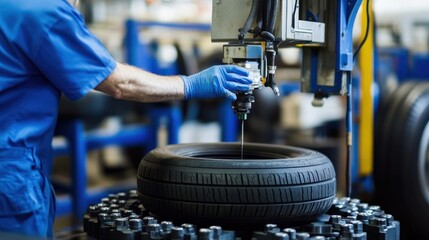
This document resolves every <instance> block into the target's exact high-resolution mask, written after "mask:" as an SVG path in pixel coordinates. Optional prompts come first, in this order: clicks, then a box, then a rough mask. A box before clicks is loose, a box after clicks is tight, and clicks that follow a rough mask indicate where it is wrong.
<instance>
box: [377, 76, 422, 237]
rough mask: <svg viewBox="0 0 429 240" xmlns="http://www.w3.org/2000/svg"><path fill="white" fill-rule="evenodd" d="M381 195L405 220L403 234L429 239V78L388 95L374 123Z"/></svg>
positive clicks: (402, 219) (403, 221) (401, 218)
mask: <svg viewBox="0 0 429 240" xmlns="http://www.w3.org/2000/svg"><path fill="white" fill-rule="evenodd" d="M374 142H375V148H374V149H375V156H374V182H375V186H376V191H375V192H376V195H377V200H378V201H379V202H380V204H381V205H382V207H383V208H384V209H386V210H387V211H388V212H389V213H392V214H393V215H394V216H395V217H397V218H398V219H399V220H400V221H401V232H403V233H404V234H403V239H426V238H427V236H425V235H423V234H424V233H427V231H428V230H427V226H428V223H429V155H428V154H429V83H427V82H413V81H410V82H406V83H404V84H402V85H400V86H399V87H398V88H397V89H396V90H395V91H394V92H393V93H392V94H390V95H389V96H387V97H385V98H384V99H383V100H382V102H381V104H380V107H379V110H378V114H377V118H376V125H375V141H374Z"/></svg>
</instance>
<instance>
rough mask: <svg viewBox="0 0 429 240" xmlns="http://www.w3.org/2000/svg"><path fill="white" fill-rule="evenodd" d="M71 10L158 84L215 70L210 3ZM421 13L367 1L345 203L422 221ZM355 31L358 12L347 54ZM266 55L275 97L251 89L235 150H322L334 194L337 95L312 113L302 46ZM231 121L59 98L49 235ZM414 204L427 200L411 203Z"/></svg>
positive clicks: (427, 177)
mask: <svg viewBox="0 0 429 240" xmlns="http://www.w3.org/2000/svg"><path fill="white" fill-rule="evenodd" d="M78 9H79V11H80V12H81V13H82V15H83V16H84V18H85V21H86V22H87V24H88V26H89V27H90V30H91V31H92V32H93V33H94V34H95V35H96V36H97V37H98V38H99V39H100V40H101V41H102V42H103V44H104V45H105V46H106V47H107V48H108V49H109V51H110V52H111V54H112V55H113V56H114V57H115V59H117V60H118V61H120V62H126V63H129V64H133V65H136V66H139V67H141V68H143V69H146V70H149V71H151V72H154V73H158V74H165V75H171V74H183V75H190V74H193V73H196V72H198V71H200V70H202V69H205V68H207V67H210V66H213V65H217V64H222V44H220V43H213V42H211V36H210V23H211V14H212V1H211V0H158V1H157V0H150V1H149V0H146V1H144V0H81V1H80V4H79V5H78ZM428 13H429V2H428V1H425V0H409V1H401V0H374V1H373V12H370V14H372V18H371V21H370V27H369V29H370V30H369V31H370V34H369V35H368V39H367V42H366V45H364V47H363V49H362V50H361V54H360V56H359V59H358V60H357V61H356V64H355V68H354V70H353V87H352V89H353V113H354V118H353V146H354V147H353V162H352V183H353V184H352V186H353V189H352V195H353V196H355V197H359V198H361V199H365V200H366V201H369V202H372V203H375V204H383V206H387V209H388V210H391V211H393V212H394V213H395V214H397V215H398V216H400V217H401V216H402V215H401V213H402V211H405V210H403V209H407V211H411V210H409V209H412V208H415V210H417V211H421V212H424V214H426V215H429V173H428V172H429V160H427V159H428V154H427V152H428V145H429V143H428V142H429V133H428V131H427V128H426V126H427V123H428V122H429V98H428V96H429V87H428V83H427V80H429V14H428ZM366 24H367V20H366V19H365V13H364V12H362V13H360V14H358V19H357V23H356V24H355V29H354V31H355V37H356V38H355V39H354V42H355V44H356V45H358V43H359V42H360V41H361V40H362V38H363V36H364V35H365V31H366ZM372 42H373V43H374V44H371V43H372ZM368 56H370V58H368ZM277 57H278V60H277V63H278V69H277V73H276V76H275V77H276V80H277V84H278V86H279V88H280V93H281V95H280V97H277V96H274V94H273V93H272V91H271V90H270V89H269V88H261V89H260V90H258V91H255V93H254V94H255V98H256V101H255V103H254V105H253V107H252V112H251V114H250V115H249V118H248V120H247V121H246V123H245V126H244V141H245V142H259V143H274V144H282V145H292V146H300V147H305V148H309V149H314V150H317V151H320V152H322V153H324V154H325V155H326V156H328V157H329V158H330V159H331V161H332V162H333V164H334V166H335V169H336V171H337V181H338V187H337V189H338V195H339V196H344V195H346V193H345V192H344V189H345V184H346V183H345V178H346V176H345V175H346V171H345V167H346V162H345V159H346V144H345V142H346V132H345V129H346V127H345V116H346V98H345V97H344V96H330V97H329V98H327V99H325V104H324V106H323V107H321V108H316V107H313V106H312V104H311V102H312V100H313V95H312V94H306V93H301V92H300V76H301V59H302V51H301V49H300V48H284V49H280V50H279V54H278V56H277ZM368 86H369V88H368ZM365 87H366V89H363V88H365ZM401 89H402V90H401ZM417 90H419V91H417ZM415 102H419V103H420V104H421V105H419V106H418V107H416V106H415V105H413V103H415ZM238 124H239V122H238V121H237V118H236V116H235V115H234V114H233V112H232V110H231V102H230V101H228V100H223V99H218V100H191V101H181V102H165V103H156V104H142V103H132V102H125V101H120V100H115V99H113V98H111V97H108V96H106V95H103V94H100V93H98V92H93V93H90V94H89V95H87V96H85V97H84V98H82V99H81V100H78V101H76V102H71V101H69V100H67V99H66V98H64V99H63V100H62V102H61V106H60V110H59V120H58V126H57V135H56V136H55V138H54V142H53V146H54V152H55V155H56V160H55V162H54V169H53V175H52V180H53V184H54V188H55V191H56V193H57V201H58V202H57V221H56V225H55V227H56V232H61V231H65V230H67V228H68V227H69V226H71V225H72V223H73V220H76V218H78V220H80V218H81V215H82V214H83V212H84V211H85V209H86V207H87V206H88V204H90V203H92V202H97V200H98V199H100V198H101V197H103V196H104V195H106V194H108V193H114V192H118V191H123V190H128V189H134V188H135V185H136V180H135V178H136V171H137V166H138V164H139V162H140V160H141V159H142V157H143V156H144V155H145V154H146V153H147V152H148V151H150V150H152V149H154V148H155V147H157V146H163V145H166V144H175V143H187V142H193V143H194V142H220V141H222V142H236V141H240V140H241V139H240V138H241V131H240V126H239V125H238ZM402 148H403V152H402V151H401V149H402ZM422 149H423V150H422ZM407 161H409V162H415V163H409V164H407V163H406V162H407ZM392 162H393V163H392ZM406 166H409V167H406ZM419 174H420V175H419ZM413 175H419V176H421V177H419V178H418V179H420V181H419V183H416V182H412V181H408V182H407V181H406V179H410V176H413ZM407 184H408V185H407ZM395 188H396V190H395ZM392 192H395V193H392ZM422 196H424V197H423V198H426V199H425V200H426V201H424V200H421V199H420V200H417V198H421V197H422ZM386 198H390V200H387V199H386ZM413 204H415V205H414V206H412V205H413ZM410 205H411V206H410ZM404 206H405V207H404ZM406 206H409V207H406ZM400 207H402V208H403V209H402V210H398V208H400ZM428 218H429V216H426V218H424V217H421V216H420V215H418V214H417V213H416V216H415V219H414V220H410V219H409V218H407V219H406V220H404V221H415V222H412V223H410V224H416V225H418V224H419V223H418V222H419V221H424V219H428ZM401 220H402V219H401Z"/></svg>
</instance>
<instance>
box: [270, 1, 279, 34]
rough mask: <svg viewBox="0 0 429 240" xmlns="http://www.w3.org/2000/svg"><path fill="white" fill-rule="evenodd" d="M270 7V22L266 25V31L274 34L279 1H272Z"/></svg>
mask: <svg viewBox="0 0 429 240" xmlns="http://www.w3.org/2000/svg"><path fill="white" fill-rule="evenodd" d="M271 2H272V5H271V9H270V17H271V18H270V21H269V23H268V28H267V31H268V32H270V33H274V27H275V24H276V19H277V14H278V10H279V9H278V8H279V0H272V1H271Z"/></svg>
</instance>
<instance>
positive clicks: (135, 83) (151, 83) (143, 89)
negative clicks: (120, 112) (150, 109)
mask: <svg viewBox="0 0 429 240" xmlns="http://www.w3.org/2000/svg"><path fill="white" fill-rule="evenodd" d="M95 89H96V90H98V91H101V92H104V93H106V94H108V95H111V96H113V97H114V98H117V99H123V100H133V101H138V102H161V101H169V100H182V99H184V98H185V93H184V84H183V80H182V79H181V78H180V77H179V76H160V75H155V74H152V73H149V72H146V71H144V70H142V69H139V68H137V67H133V66H130V65H126V64H122V63H117V66H116V69H115V70H114V71H113V72H112V74H110V76H108V77H107V78H106V79H105V80H104V81H103V82H101V83H100V84H99V85H98V86H97V87H96V88H95Z"/></svg>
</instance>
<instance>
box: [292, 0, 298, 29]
mask: <svg viewBox="0 0 429 240" xmlns="http://www.w3.org/2000/svg"><path fill="white" fill-rule="evenodd" d="M298 1H299V0H296V1H295V7H294V8H293V13H292V28H295V13H296V8H297V7H298Z"/></svg>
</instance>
